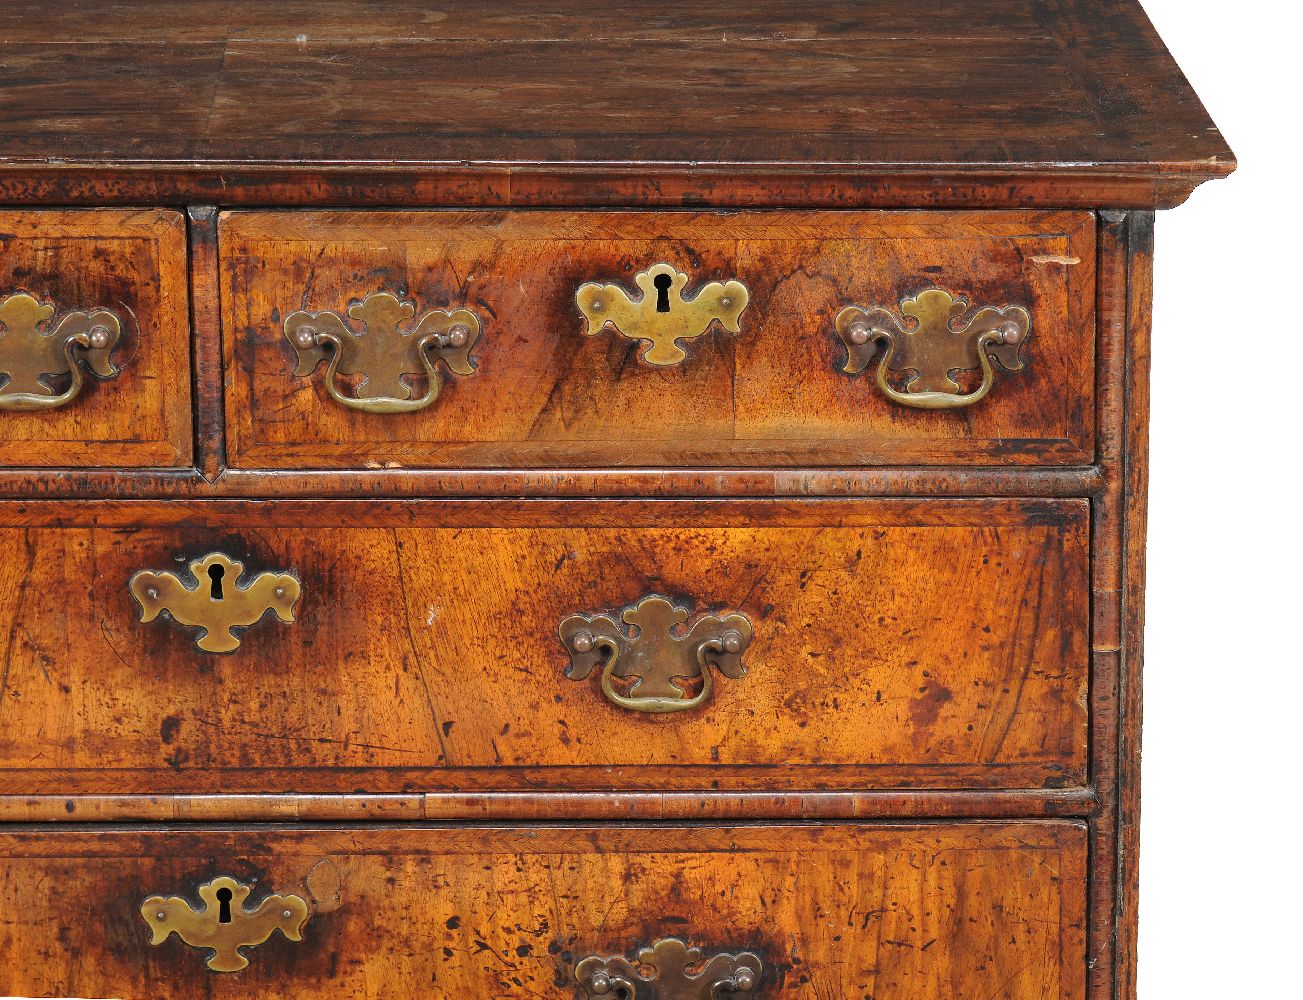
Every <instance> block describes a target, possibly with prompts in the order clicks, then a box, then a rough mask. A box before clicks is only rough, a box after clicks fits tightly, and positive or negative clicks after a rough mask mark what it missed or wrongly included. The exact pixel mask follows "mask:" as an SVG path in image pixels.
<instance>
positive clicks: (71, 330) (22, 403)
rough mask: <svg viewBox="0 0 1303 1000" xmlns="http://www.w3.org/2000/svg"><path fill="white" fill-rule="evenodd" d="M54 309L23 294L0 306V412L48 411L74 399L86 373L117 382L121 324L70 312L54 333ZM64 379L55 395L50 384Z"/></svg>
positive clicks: (103, 313)
mask: <svg viewBox="0 0 1303 1000" xmlns="http://www.w3.org/2000/svg"><path fill="white" fill-rule="evenodd" d="M55 312H56V310H55V307H54V306H53V305H51V304H49V303H46V302H39V301H37V300H36V299H34V298H33V297H32V296H30V295H28V294H26V293H25V292H19V293H17V294H15V295H10V296H9V297H8V298H7V299H5V300H4V301H3V302H0V410H52V409H55V408H56V407H59V406H64V405H65V404H67V403H70V402H72V401H73V400H74V399H76V398H77V395H78V393H80V392H81V388H82V386H83V385H84V384H85V372H86V371H89V372H90V373H91V374H92V375H94V376H95V377H96V378H99V379H111V378H114V377H116V376H117V374H118V368H117V366H116V365H114V364H113V357H112V356H113V350H114V348H116V347H117V346H118V341H119V340H120V339H121V338H122V321H121V320H119V319H118V317H117V315H116V314H115V313H112V312H110V311H109V310H108V309H92V310H90V311H89V312H71V313H68V314H66V315H65V316H63V317H62V318H61V319H60V320H59V321H58V322H57V323H55V324H54V325H53V328H47V327H49V324H50V321H51V320H52V319H53V318H54V315H55ZM61 378H66V379H68V385H67V387H66V388H64V389H63V390H62V391H56V390H55V389H54V388H53V387H51V385H50V384H49V381H50V380H51V379H61Z"/></svg>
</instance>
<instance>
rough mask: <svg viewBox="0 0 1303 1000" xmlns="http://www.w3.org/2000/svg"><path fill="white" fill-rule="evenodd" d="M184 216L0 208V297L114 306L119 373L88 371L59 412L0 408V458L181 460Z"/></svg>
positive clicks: (122, 463) (111, 463) (24, 462)
mask: <svg viewBox="0 0 1303 1000" xmlns="http://www.w3.org/2000/svg"><path fill="white" fill-rule="evenodd" d="M186 269H187V265H186V250H185V218H184V216H182V215H181V214H180V213H178V212H171V211H164V210H161V209H160V210H141V211H116V210H100V211H68V212H63V211H17V210H15V211H0V299H5V298H8V297H9V296H10V295H13V294H15V293H17V292H25V293H27V294H28V295H31V296H33V297H35V298H36V299H38V300H40V301H41V302H44V303H48V304H50V305H53V306H54V307H55V309H56V313H55V316H54V320H53V322H56V323H57V322H58V319H59V317H60V316H62V315H64V314H65V313H68V312H73V311H78V310H81V311H86V310H91V309H95V308H105V309H111V310H113V311H114V312H115V313H116V314H117V315H118V317H119V318H120V319H121V321H122V339H121V341H120V342H119V345H118V347H117V349H116V350H115V352H114V354H113V360H114V362H115V363H116V364H117V365H118V367H119V368H121V369H122V371H121V374H119V375H118V376H117V378H115V379H112V380H110V381H106V382H99V381H97V380H96V379H94V378H89V377H88V378H87V380H86V385H85V386H84V387H83V388H82V390H81V392H80V394H79V395H78V396H77V398H76V399H75V400H73V401H72V402H70V403H68V404H67V405H66V406H63V407H60V408H58V409H52V410H43V411H38V412H13V411H5V412H0V465H7V466H25V467H37V468H51V467H58V466H62V467H69V466H72V467H86V466H100V467H119V468H133V467H141V466H188V465H189V464H190V461H191V454H192V451H193V447H192V438H193V430H192V427H191V421H190V333H189V322H190V316H189V304H188V295H187V289H186V280H187V279H186Z"/></svg>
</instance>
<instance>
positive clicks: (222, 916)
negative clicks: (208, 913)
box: [217, 886, 231, 924]
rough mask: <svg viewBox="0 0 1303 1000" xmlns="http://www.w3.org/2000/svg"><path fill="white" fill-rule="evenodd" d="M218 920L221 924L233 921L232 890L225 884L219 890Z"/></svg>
mask: <svg viewBox="0 0 1303 1000" xmlns="http://www.w3.org/2000/svg"><path fill="white" fill-rule="evenodd" d="M217 922H218V923H219V924H229V923H230V922H231V890H230V889H227V888H226V887H225V886H223V887H222V888H220V889H218V890H217Z"/></svg>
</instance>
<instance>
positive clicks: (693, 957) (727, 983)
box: [575, 938, 764, 1000]
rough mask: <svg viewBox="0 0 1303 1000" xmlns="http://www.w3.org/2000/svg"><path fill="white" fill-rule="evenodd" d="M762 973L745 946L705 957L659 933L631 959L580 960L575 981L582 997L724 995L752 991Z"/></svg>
mask: <svg viewBox="0 0 1303 1000" xmlns="http://www.w3.org/2000/svg"><path fill="white" fill-rule="evenodd" d="M644 970H647V971H644ZM763 972H764V963H763V962H762V961H761V960H760V956H759V955H754V954H752V953H751V952H749V951H742V952H738V953H737V954H735V955H730V954H728V953H720V954H715V955H711V956H710V957H709V958H705V956H704V955H703V954H702V952H701V950H700V949H699V948H689V947H688V946H687V945H686V944H685V943H684V942H682V941H680V940H679V939H678V938H662V939H661V940H659V941H657V942H656V943H655V944H654V945H652V946H651V947H650V948H643V949H641V950H640V951H639V952H638V956H637V959H636V960H635V961H630V960H629V959H627V958H624V957H622V956H619V955H616V956H614V957H609V958H605V957H601V956H597V955H594V956H591V957H589V958H585V959H583V960H582V961H580V962H579V964H578V965H576V966H575V982H577V983H578V984H579V989H580V990H581V991H582V994H583V996H584V997H585V998H587V1000H603V998H605V1000H725V998H745V997H753V996H755V995H756V993H755V991H756V989H757V988H758V987H759V985H760V979H761V975H762V973H763Z"/></svg>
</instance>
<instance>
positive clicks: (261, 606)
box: [128, 552, 301, 653]
mask: <svg viewBox="0 0 1303 1000" xmlns="http://www.w3.org/2000/svg"><path fill="white" fill-rule="evenodd" d="M190 573H191V575H192V576H193V578H194V580H193V584H194V585H193V586H191V585H190V583H189V582H187V581H183V580H182V579H181V578H180V577H179V576H177V574H175V573H170V572H157V573H156V572H154V571H153V570H147V569H146V570H141V571H140V572H139V573H137V574H136V575H135V576H133V577H132V578H131V581H130V583H129V584H128V587H129V588H130V590H131V596H132V597H134V598H135V599H136V601H137V603H138V604H139V605H140V620H141V621H142V622H152V621H153V620H154V619H155V618H157V617H158V616H159V614H161V613H162V612H164V611H166V612H167V613H168V615H169V616H170V617H171V618H172V620H173V621H174V622H176V623H177V624H178V625H185V626H189V627H197V628H200V629H202V630H203V631H202V632H200V634H199V635H198V636H197V637H196V639H195V645H197V646H198V647H199V648H200V649H202V650H203V651H204V652H205V653H230V652H233V651H234V650H236V649H239V648H240V640H239V639H238V638H236V636H235V634H234V632H232V629H235V628H247V627H249V626H250V625H256V624H257V623H258V622H259V621H261V620H262V618H263V616H264V615H266V614H267V612H269V611H273V612H275V614H276V617H277V618H278V619H280V620H281V621H283V622H285V623H286V624H287V625H288V624H290V623H291V622H293V621H294V605H295V604H296V603H297V602H298V599H299V594H300V592H301V587H300V585H299V581H298V580H296V579H295V578H294V577H292V576H290V575H289V574H288V573H259V574H258V575H257V576H255V577H254V578H253V579H252V580H250V581H248V582H247V583H245V584H243V585H241V584H240V577H241V576H242V575H243V573H244V563H241V562H237V561H236V560H234V559H232V558H230V557H229V556H225V555H222V553H220V552H212V553H209V554H208V555H206V556H203V557H202V558H199V559H196V560H194V562H192V563H191V564H190Z"/></svg>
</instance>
